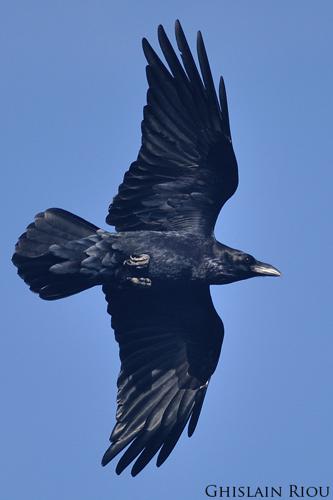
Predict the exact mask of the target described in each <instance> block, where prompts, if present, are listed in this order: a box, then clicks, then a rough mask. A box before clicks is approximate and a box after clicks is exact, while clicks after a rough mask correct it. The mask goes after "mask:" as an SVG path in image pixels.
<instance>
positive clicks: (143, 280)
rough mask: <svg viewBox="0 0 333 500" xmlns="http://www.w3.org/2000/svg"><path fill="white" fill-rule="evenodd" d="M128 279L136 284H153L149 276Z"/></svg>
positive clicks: (146, 285)
mask: <svg viewBox="0 0 333 500" xmlns="http://www.w3.org/2000/svg"><path fill="white" fill-rule="evenodd" d="M127 281H129V282H130V283H132V284H133V285H134V286H142V287H149V286H151V285H152V281H151V279H149V278H136V277H135V278H127Z"/></svg>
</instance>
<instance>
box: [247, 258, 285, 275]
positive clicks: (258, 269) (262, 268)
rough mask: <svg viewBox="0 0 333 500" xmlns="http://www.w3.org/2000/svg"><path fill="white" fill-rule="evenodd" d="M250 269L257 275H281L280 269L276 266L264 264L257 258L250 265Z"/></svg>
mask: <svg viewBox="0 0 333 500" xmlns="http://www.w3.org/2000/svg"><path fill="white" fill-rule="evenodd" d="M252 271H253V272H254V273H255V274H256V275H258V276H281V273H280V271H279V270H278V269H276V267H273V266H271V265H270V264H265V262H259V261H258V260H257V261H256V263H255V264H254V265H253V266H252Z"/></svg>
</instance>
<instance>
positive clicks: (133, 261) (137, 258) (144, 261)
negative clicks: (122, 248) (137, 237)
mask: <svg viewBox="0 0 333 500" xmlns="http://www.w3.org/2000/svg"><path fill="white" fill-rule="evenodd" d="M149 261H150V257H149V255H147V254H146V253H142V254H141V255H130V257H129V259H126V260H124V266H131V267H136V268H138V269H140V268H141V267H146V266H148V264H149Z"/></svg>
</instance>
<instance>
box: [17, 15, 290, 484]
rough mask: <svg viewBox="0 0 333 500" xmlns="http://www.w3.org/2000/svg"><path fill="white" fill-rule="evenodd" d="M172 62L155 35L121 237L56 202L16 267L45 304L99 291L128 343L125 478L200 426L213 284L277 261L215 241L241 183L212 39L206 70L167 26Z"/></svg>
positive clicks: (212, 339) (120, 433)
mask: <svg viewBox="0 0 333 500" xmlns="http://www.w3.org/2000/svg"><path fill="white" fill-rule="evenodd" d="M158 39H159V44H160V46H161V49H162V52H163V54H164V57H165V59H166V62H167V64H168V68H167V67H166V66H165V65H164V64H163V62H162V61H161V59H160V58H159V56H158V55H157V54H156V52H155V51H154V50H153V49H152V47H151V46H150V44H149V43H148V41H147V40H146V39H145V38H144V39H143V51H144V54H145V56H146V59H147V61H148V65H147V67H146V71H147V80H148V85H149V88H148V93H147V105H146V106H145V107H144V119H143V121H142V145H141V148H140V151H139V154H138V158H137V160H136V161H135V162H134V163H132V164H131V166H130V168H129V170H128V171H127V172H126V174H125V177H124V181H123V183H122V184H121V186H120V187H119V192H118V194H117V195H116V196H115V198H114V199H113V202H112V203H111V205H110V207H109V213H108V216H107V218H106V222H107V223H108V224H110V225H113V226H115V228H116V231H117V232H116V233H110V232H107V231H104V230H103V229H99V228H98V227H97V226H95V225H93V224H91V223H89V222H87V221H85V220H83V219H81V218H80V217H77V216H76V215H73V214H71V213H69V212H66V211H65V210H62V209H59V208H50V209H47V210H46V211H45V212H42V213H39V214H38V215H36V217H35V221H34V222H33V223H32V224H30V225H29V226H28V228H27V230H26V232H25V233H24V234H23V235H22V236H21V237H20V238H19V241H18V243H17V245H16V250H15V253H14V256H13V262H14V264H15V266H16V267H17V268H18V274H19V275H20V276H21V278H23V280H24V281H25V282H26V283H27V284H28V285H29V286H30V289H31V290H32V291H33V292H36V293H38V294H39V296H40V297H41V298H42V299H46V300H55V299H60V298H63V297H68V296H69V295H73V294H75V293H77V292H80V291H82V290H85V289H87V288H90V287H92V286H96V285H102V288H103V292H104V293H105V296H106V300H107V302H108V312H109V314H110V315H111V316H112V327H113V329H114V331H115V336H116V340H117V342H118V343H119V349H120V359H121V371H120V374H119V378H118V397H117V404H118V409H117V414H116V425H115V427H114V429H113V431H112V434H111V437H110V441H111V446H110V447H109V448H108V450H107V451H106V453H105V455H104V457H103V460H102V464H103V465H106V464H107V463H108V462H109V461H110V460H112V459H113V458H114V457H115V456H116V455H117V454H118V453H119V452H121V451H122V450H123V449H124V448H125V447H127V446H128V445H129V446H128V448H127V450H126V451H125V453H124V454H123V455H122V457H121V459H120V461H119V462H118V465H117V468H116V472H117V473H118V474H120V473H121V472H122V471H123V470H124V469H125V467H127V466H128V465H129V464H130V463H131V462H133V461H134V460H135V463H134V465H133V468H132V475H136V474H138V472H140V471H141V470H142V469H143V468H144V467H145V466H146V464H147V463H148V462H149V461H150V460H151V459H152V457H153V456H154V455H155V454H156V453H157V452H158V451H159V454H158V458H157V465H158V466H160V465H161V464H162V463H163V462H164V461H165V460H166V458H167V457H168V456H169V454H170V453H171V451H172V450H173V448H174V446H175V444H176V443H177V441H178V439H179V437H180V435H181V433H182V431H183V430H184V428H185V426H186V424H187V423H188V422H189V424H188V435H189V436H191V435H192V434H193V432H194V430H195V427H196V425H197V422H198V418H199V415H200V411H201V407H202V404H203V401H204V398H205V394H206V391H207V387H208V384H209V381H210V378H211V376H212V374H213V372H214V371H215V368H216V365H217V362H218V359H219V355H220V350H221V346H222V341H223V333H224V328H223V323H222V321H221V319H220V318H219V316H218V314H217V313H216V311H215V309H214V305H213V303H212V299H211V296H210V291H209V287H210V285H213V284H225V283H231V282H233V281H239V280H244V279H247V278H251V277H254V276H279V275H280V273H279V271H278V270H277V269H275V268H274V267H272V266H271V265H269V264H264V263H262V262H259V261H257V260H256V259H255V258H254V257H252V256H251V255H248V254H246V253H244V252H242V251H240V250H235V249H233V248H230V247H227V246H226V245H223V244H222V243H219V242H217V241H216V239H215V237H214V226H215V222H216V219H217V217H218V214H219V212H220V210H221V208H222V207H223V205H224V204H225V203H226V201H227V200H228V199H229V198H230V197H231V196H232V195H233V194H234V192H235V191H236V188H237V185H238V171H237V162H236V158H235V154H234V151H233V147H232V141H231V134H230V127H229V117H228V107H227V98H226V92H225V87H224V82H223V79H222V78H221V80H220V85H219V99H218V97H217V95H216V92H215V87H214V83H213V79H212V74H211V70H210V67H209V63H208V59H207V54H206V50H205V46H204V43H203V39H202V36H201V33H200V32H199V33H198V37H197V51H198V60H199V66H200V70H201V74H200V73H199V71H198V69H197V66H196V64H195V62H194V59H193V56H192V54H191V52H190V49H189V46H188V43H187V41H186V38H185V36H184V32H183V30H182V28H181V25H180V23H179V22H178V21H177V22H176V40H177V45H178V49H179V51H180V53H181V60H182V63H183V64H181V62H180V61H179V59H178V57H177V55H176V53H175V51H174V49H173V47H172V45H171V43H170V41H169V39H168V37H167V35H166V34H165V31H164V29H163V27H162V26H159V28H158Z"/></svg>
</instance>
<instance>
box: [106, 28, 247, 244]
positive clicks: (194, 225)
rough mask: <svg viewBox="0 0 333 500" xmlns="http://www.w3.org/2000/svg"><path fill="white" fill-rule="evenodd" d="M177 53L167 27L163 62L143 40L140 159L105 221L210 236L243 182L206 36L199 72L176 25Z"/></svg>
mask: <svg viewBox="0 0 333 500" xmlns="http://www.w3.org/2000/svg"><path fill="white" fill-rule="evenodd" d="M175 32H176V41H177V46H178V49H179V51H180V53H181V61H182V63H181V61H180V59H179V58H178V56H177V54H176V52H175V50H174V48H173V47H172V44H171V42H170V40H169V38H168V37H167V35H166V33H165V30H164V28H163V27H162V26H159V28H158V40H159V44H160V47H161V50H162V53H163V55H164V58H165V60H166V64H167V66H168V68H167V67H166V65H165V64H164V63H163V62H162V61H161V59H160V57H159V56H158V55H157V54H156V52H155V51H154V49H153V48H152V47H151V45H150V44H149V42H148V41H147V40H146V39H143V42H142V45H143V51H144V54H145V57H146V59H147V62H148V66H147V68H146V73H147V80H148V85H149V88H148V92H147V105H146V106H145V107H144V113H143V115H144V116H143V121H142V126H141V129H142V145H141V148H140V151H139V155H138V158H137V160H136V161H135V162H133V163H132V164H131V166H130V168H129V170H128V171H127V172H126V174H125V176H124V181H123V183H122V184H121V185H120V187H119V191H118V194H117V196H115V198H114V199H113V202H112V203H111V205H110V207H109V214H108V216H107V219H106V221H107V222H108V223H109V224H111V225H115V226H116V230H117V231H135V230H158V231H170V230H183V231H187V232H192V233H200V234H204V235H211V233H212V232H213V229H214V225H215V222H216V219H217V216H218V214H219V212H220V210H221V208H222V206H223V205H224V203H225V202H226V201H227V200H228V199H229V198H230V197H231V196H232V195H233V193H234V192H235V190H236V188H237V185H238V171H237V162H236V158H235V155H234V152H233V148H232V144H231V136H230V125H229V115H228V107H227V100H226V93H225V87H224V82H223V79H221V82H220V88H219V97H220V103H219V101H218V98H217V94H216V91H215V87H214V82H213V78H212V73H211V70H210V66H209V62H208V58H207V53H206V49H205V46H204V43H203V39H202V36H201V33H200V32H199V34H198V38H197V51H198V60H199V66H200V71H201V75H200V72H199V70H198V67H197V65H196V63H195V60H194V58H193V55H192V53H191V51H190V48H189V45H188V43H187V40H186V38H185V35H184V32H183V29H182V27H181V25H180V23H179V21H177V22H176V28H175Z"/></svg>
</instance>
